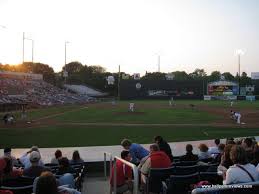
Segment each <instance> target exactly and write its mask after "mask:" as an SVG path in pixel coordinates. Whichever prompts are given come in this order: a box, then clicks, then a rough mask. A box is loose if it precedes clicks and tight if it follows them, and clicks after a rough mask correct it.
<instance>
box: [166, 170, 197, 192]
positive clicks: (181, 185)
mask: <svg viewBox="0 0 259 194" xmlns="http://www.w3.org/2000/svg"><path fill="white" fill-rule="evenodd" d="M198 182H199V173H198V172H197V173H193V174H188V175H171V176H170V178H169V179H168V180H167V181H166V188H165V190H166V193H167V194H187V193H189V191H190V190H191V185H192V184H196V183H198Z"/></svg>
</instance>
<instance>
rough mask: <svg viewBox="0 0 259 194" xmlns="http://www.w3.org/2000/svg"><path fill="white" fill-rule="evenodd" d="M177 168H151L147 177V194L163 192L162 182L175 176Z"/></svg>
mask: <svg viewBox="0 0 259 194" xmlns="http://www.w3.org/2000/svg"><path fill="white" fill-rule="evenodd" d="M174 169H175V167H170V168H151V169H150V172H149V175H148V177H147V184H146V186H147V188H146V190H147V193H148V192H154V193H159V192H160V191H161V190H162V181H165V180H166V179H167V178H169V177H170V175H171V174H173V172H174Z"/></svg>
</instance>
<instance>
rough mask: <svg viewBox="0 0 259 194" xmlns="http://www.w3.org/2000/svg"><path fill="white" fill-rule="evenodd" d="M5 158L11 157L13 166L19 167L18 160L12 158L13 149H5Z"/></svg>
mask: <svg viewBox="0 0 259 194" xmlns="http://www.w3.org/2000/svg"><path fill="white" fill-rule="evenodd" d="M4 156H6V157H9V158H10V159H11V160H12V165H13V166H18V165H19V162H18V160H17V159H16V158H15V157H14V156H12V149H11V148H9V147H8V148H4Z"/></svg>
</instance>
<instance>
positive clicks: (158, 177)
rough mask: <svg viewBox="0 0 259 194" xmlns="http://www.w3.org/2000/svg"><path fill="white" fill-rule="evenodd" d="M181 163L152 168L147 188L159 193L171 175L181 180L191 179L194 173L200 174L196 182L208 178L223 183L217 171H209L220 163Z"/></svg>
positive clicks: (213, 181) (216, 182)
mask: <svg viewBox="0 0 259 194" xmlns="http://www.w3.org/2000/svg"><path fill="white" fill-rule="evenodd" d="M181 163H182V162H177V163H176V164H175V163H174V165H173V166H172V167H170V168H156V169H151V170H150V172H149V175H148V177H147V185H146V186H147V188H146V190H147V191H152V192H155V193H159V192H161V191H162V182H165V181H166V180H167V181H168V180H169V178H170V177H172V176H173V178H174V179H176V178H178V179H179V180H183V179H184V178H187V179H189V175H194V174H195V175H196V174H198V179H196V182H195V183H197V182H198V181H204V180H206V178H207V179H208V181H211V182H212V183H215V184H222V176H221V175H219V174H218V173H217V172H207V170H208V169H210V168H211V167H215V166H218V165H219V164H218V163H217V164H203V165H198V164H197V162H196V163H192V164H194V165H191V166H186V165H185V162H183V163H184V164H181ZM195 177H196V176H195ZM196 178H197V177H196ZM178 179H177V181H178ZM168 184H169V183H168ZM171 186H172V185H171ZM173 187H175V186H173ZM178 190H180V188H178ZM182 192H184V191H182Z"/></svg>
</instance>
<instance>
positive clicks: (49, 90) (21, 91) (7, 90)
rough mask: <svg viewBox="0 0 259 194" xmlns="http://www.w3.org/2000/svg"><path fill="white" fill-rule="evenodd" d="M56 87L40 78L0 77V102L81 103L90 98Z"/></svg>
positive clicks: (47, 104)
mask: <svg viewBox="0 0 259 194" xmlns="http://www.w3.org/2000/svg"><path fill="white" fill-rule="evenodd" d="M92 99H93V98H91V97H89V96H88V95H86V94H82V95H78V94H72V93H69V92H68V91H66V90H62V89H60V88H57V87H55V86H53V85H51V84H49V83H47V82H44V81H42V80H21V79H10V78H1V79H0V103H17V102H19V103H21V102H25V103H33V104H38V105H43V106H50V105H57V104H73V103H83V102H88V101H89V100H92Z"/></svg>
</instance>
